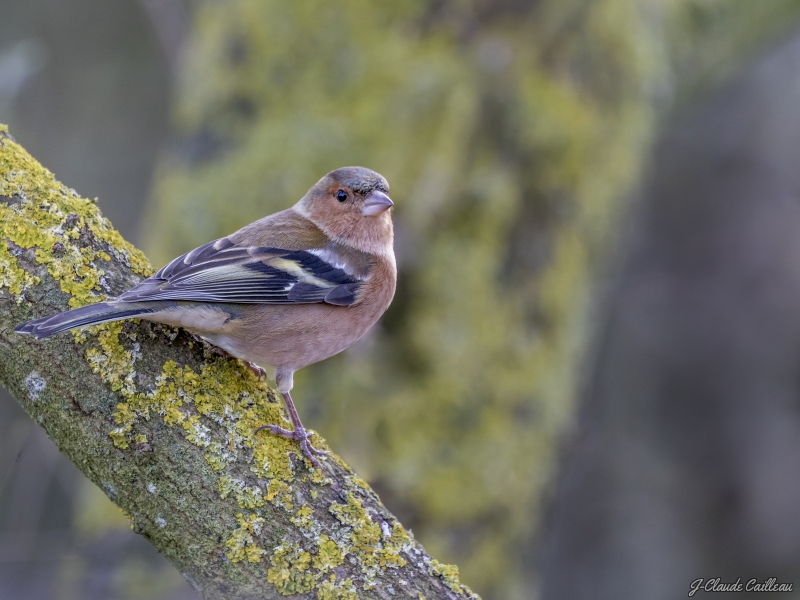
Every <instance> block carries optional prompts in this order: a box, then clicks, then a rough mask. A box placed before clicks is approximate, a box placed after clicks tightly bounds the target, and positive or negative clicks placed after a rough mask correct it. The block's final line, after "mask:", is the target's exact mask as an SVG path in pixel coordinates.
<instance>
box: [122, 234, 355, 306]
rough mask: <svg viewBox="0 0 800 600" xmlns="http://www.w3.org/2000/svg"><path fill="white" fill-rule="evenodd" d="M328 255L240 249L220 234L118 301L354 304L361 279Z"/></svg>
mask: <svg viewBox="0 0 800 600" xmlns="http://www.w3.org/2000/svg"><path fill="white" fill-rule="evenodd" d="M326 258H328V254H327V253H325V252H324V251H319V250H313V249H312V250H283V249H280V248H266V247H255V246H250V247H243V246H237V245H235V244H234V243H233V242H231V241H230V240H229V239H228V238H222V239H219V240H216V241H215V242H210V243H208V244H205V245H204V246H200V247H199V248H196V249H194V250H192V251H191V252H187V253H186V254H184V255H183V256H179V257H178V258H176V259H175V260H173V261H172V262H171V263H169V264H168V265H167V266H165V267H164V268H163V269H161V270H160V271H159V272H158V273H156V274H155V275H153V276H152V277H150V278H148V279H145V280H144V281H142V282H141V283H140V284H139V285H137V286H135V287H133V288H131V289H130V290H128V291H127V292H124V293H123V294H121V295H120V296H118V297H117V299H116V300H117V301H121V302H146V301H152V300H189V301H194V302H231V303H236V304H295V303H313V302H325V303H327V304H336V305H341V306H348V305H350V304H353V303H354V302H355V301H356V293H357V291H358V288H359V286H360V284H361V283H362V281H363V280H364V279H365V278H364V277H359V276H358V275H350V274H348V273H347V272H346V271H345V270H344V269H342V268H340V267H341V265H337V264H335V262H336V261H332V262H333V263H334V264H331V262H328V261H327V260H325V259H326Z"/></svg>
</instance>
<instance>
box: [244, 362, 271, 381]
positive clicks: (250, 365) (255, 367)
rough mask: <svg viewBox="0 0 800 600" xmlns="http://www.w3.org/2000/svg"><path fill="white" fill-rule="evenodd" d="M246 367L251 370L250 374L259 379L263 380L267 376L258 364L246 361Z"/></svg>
mask: <svg viewBox="0 0 800 600" xmlns="http://www.w3.org/2000/svg"><path fill="white" fill-rule="evenodd" d="M244 366H245V367H247V368H248V369H250V372H251V373H252V374H253V375H255V376H256V377H257V378H258V379H263V378H264V377H266V376H267V372H266V371H265V370H264V369H262V368H261V367H259V366H258V365H257V364H256V363H251V362H250V361H249V360H246V361H244Z"/></svg>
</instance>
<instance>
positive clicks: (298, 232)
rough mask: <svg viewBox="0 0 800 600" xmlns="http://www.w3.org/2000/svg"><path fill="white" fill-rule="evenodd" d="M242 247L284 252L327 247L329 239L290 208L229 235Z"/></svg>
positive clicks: (229, 237)
mask: <svg viewBox="0 0 800 600" xmlns="http://www.w3.org/2000/svg"><path fill="white" fill-rule="evenodd" d="M227 239H228V240H230V241H231V242H232V243H233V244H234V245H236V246H240V247H261V248H281V249H283V250H311V249H319V248H324V247H325V246H326V244H328V242H329V241H330V240H329V238H328V236H327V235H325V233H324V232H323V231H322V230H321V229H320V228H319V227H317V226H316V225H315V224H314V223H313V222H312V221H311V220H309V219H307V218H306V217H304V216H303V215H301V214H300V213H298V212H297V211H296V210H294V209H293V208H287V209H286V210H282V211H280V212H277V213H275V214H272V215H268V216H266V217H263V218H261V219H259V220H258V221H254V222H253V223H250V224H249V225H245V226H244V227H242V228H241V229H240V230H238V231H236V232H235V233H232V234H231V235H229V236H227Z"/></svg>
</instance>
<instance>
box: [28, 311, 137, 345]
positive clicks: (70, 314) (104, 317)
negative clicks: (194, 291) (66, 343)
mask: <svg viewBox="0 0 800 600" xmlns="http://www.w3.org/2000/svg"><path fill="white" fill-rule="evenodd" d="M149 312H153V309H152V308H142V307H141V305H140V306H136V305H132V304H127V305H126V304H117V305H114V304H109V303H108V302H98V303H97V304H90V305H89V306H83V307H81V308H76V309H74V310H68V311H67V312H62V313H58V314H57V315H51V316H49V317H43V318H41V319H35V320H33V321H28V322H27V323H23V324H22V325H20V326H18V327H16V328H14V331H15V332H16V333H24V334H28V335H32V336H34V337H35V338H36V339H37V340H39V339H42V338H45V337H49V336H51V335H53V334H56V333H60V332H61V331H66V330H68V329H75V328H76V327H84V326H86V325H97V324H98V323H108V322H110V321H119V320H120V319H129V318H131V317H135V316H137V315H142V314H145V313H149Z"/></svg>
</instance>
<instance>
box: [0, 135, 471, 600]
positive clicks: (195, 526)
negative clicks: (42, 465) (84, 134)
mask: <svg viewBox="0 0 800 600" xmlns="http://www.w3.org/2000/svg"><path fill="white" fill-rule="evenodd" d="M149 272H150V266H149V265H148V263H147V261H146V259H145V258H144V256H143V255H142V254H141V253H140V252H139V251H138V250H136V249H135V248H133V247H132V246H131V245H130V244H128V243H127V242H125V241H124V240H123V239H122V238H121V236H119V234H118V233H117V232H116V231H115V230H114V229H113V228H112V227H111V225H110V224H109V222H108V221H107V220H106V219H104V218H103V217H102V216H101V215H100V212H99V210H98V209H97V207H96V206H95V205H94V203H92V202H91V201H89V200H86V199H83V198H81V197H80V196H79V195H78V194H77V193H76V192H75V191H74V190H71V189H69V188H67V187H65V186H64V185H62V184H60V183H59V182H57V181H56V180H55V178H54V177H53V175H52V174H51V173H50V172H49V171H47V170H46V169H44V168H43V167H42V166H41V165H39V164H38V163H37V162H36V161H35V160H34V159H33V158H32V157H31V156H30V155H29V154H27V153H26V152H25V151H24V150H23V149H22V148H21V146H19V145H18V144H17V143H16V142H15V141H14V140H13V138H11V136H9V135H8V133H7V129H6V128H5V127H4V126H0V383H2V384H3V385H4V386H5V387H6V388H7V389H8V390H9V391H10V392H11V394H12V395H14V397H15V398H17V400H18V401H19V402H20V404H21V405H22V406H23V408H24V409H25V410H26V411H27V412H28V413H29V414H30V415H31V417H32V418H34V419H35V420H36V421H37V422H38V423H39V424H40V425H41V426H42V427H44V429H45V430H46V431H47V434H48V435H49V436H50V437H51V438H52V439H53V440H54V442H55V443H56V445H57V446H58V447H59V449H60V450H61V452H63V453H64V454H66V455H67V456H68V457H69V458H70V459H71V460H72V461H73V462H74V463H75V464H76V465H77V466H78V468H79V469H81V470H82V471H83V472H84V473H85V474H86V475H87V477H89V478H90V479H91V480H92V481H93V482H94V483H95V484H97V485H98V486H100V487H101V488H102V489H103V490H104V492H105V493H106V494H107V495H108V497H109V498H111V500H112V501H114V502H115V503H116V504H117V505H119V506H120V507H121V508H122V509H123V510H124V511H126V512H127V514H129V515H130V518H131V527H132V528H133V529H134V530H135V531H137V532H138V533H141V534H142V535H144V536H145V537H146V538H147V539H149V540H150V541H151V542H152V543H153V544H154V545H155V546H156V547H157V548H158V549H159V550H160V551H161V552H163V553H164V554H165V555H166V556H167V557H168V558H169V560H170V561H172V563H173V564H174V565H175V566H176V567H177V568H178V569H179V570H180V571H181V573H183V574H184V576H185V577H186V579H187V580H188V581H189V582H190V583H191V584H192V585H193V586H195V587H196V588H197V589H199V590H200V591H201V592H202V594H203V595H204V597H205V598H209V599H211V598H225V599H228V600H230V599H237V598H279V597H281V596H287V595H291V596H292V597H295V598H317V599H356V598H388V597H390V596H391V597H397V598H404V597H408V598H428V599H431V598H442V599H444V598H447V599H451V598H477V596H475V595H474V594H472V592H471V591H469V589H468V588H466V587H465V586H462V585H461V584H460V583H459V581H458V570H457V568H456V567H454V566H449V565H442V564H440V563H439V562H438V561H436V560H434V559H431V558H430V556H428V554H426V552H425V551H424V549H423V548H422V547H421V546H420V545H419V544H418V543H417V542H416V541H415V540H414V539H413V537H412V536H411V534H410V533H408V532H406V531H405V530H404V529H403V527H402V526H401V525H400V523H399V522H398V521H397V520H396V519H395V518H394V516H392V515H391V514H390V513H389V512H388V511H387V510H386V509H385V508H384V507H383V505H382V504H381V502H380V500H379V499H378V497H377V496H376V495H375V493H374V492H373V491H372V490H371V489H370V488H369V486H368V485H367V484H366V483H365V482H364V481H363V480H361V479H360V478H358V477H357V476H356V475H355V474H354V473H353V472H352V471H351V470H350V469H349V468H348V467H347V465H345V464H344V463H343V462H342V461H341V460H339V459H338V457H336V456H335V455H331V457H330V458H329V459H328V460H326V461H324V464H323V467H322V469H321V470H316V469H313V468H311V465H310V464H309V463H307V462H306V461H305V460H304V459H303V458H302V456H301V455H300V454H299V453H298V451H297V448H296V447H295V445H294V444H293V443H291V442H289V441H287V440H284V439H282V438H277V437H274V436H270V435H269V434H267V433H265V432H261V433H259V434H257V435H253V431H254V430H255V429H256V428H257V427H259V426H260V425H263V424H266V423H282V422H285V423H282V424H288V421H287V420H286V418H285V415H284V413H283V410H282V408H281V407H280V405H279V404H278V403H277V401H276V399H275V395H274V393H273V392H272V391H271V390H270V389H269V388H268V387H267V386H266V384H265V383H263V382H261V381H258V380H257V379H256V378H255V377H253V376H252V375H251V374H250V372H249V371H248V370H247V369H245V368H244V367H243V366H242V365H241V364H240V363H239V362H238V361H236V360H234V359H231V358H227V357H222V356H220V355H218V354H217V353H216V352H215V351H214V349H213V348H212V347H211V346H208V345H206V344H204V343H201V342H198V341H197V340H196V339H194V338H193V337H192V336H190V335H188V334H187V333H185V332H183V331H181V330H176V329H172V328H169V327H164V326H160V325H154V324H150V323H146V322H137V321H126V322H122V323H112V324H107V325H101V326H96V327H92V328H89V329H87V330H83V331H80V332H76V333H73V334H69V333H65V334H60V335H58V336H54V337H53V338H49V339H46V340H41V341H36V340H33V339H31V338H29V337H23V336H18V335H16V334H14V333H13V328H14V327H15V326H16V325H18V324H19V323H22V322H23V321H26V320H29V319H31V318H36V317H39V316H43V315H46V314H51V313H54V312H57V311H61V310H65V309H67V308H70V307H76V306H82V305H84V304H88V303H90V302H94V301H98V300H101V299H103V298H104V297H106V296H113V295H115V294H117V293H119V292H121V291H122V290H124V289H125V288H127V287H129V286H131V285H133V284H134V283H136V282H137V281H139V280H140V279H141V278H142V277H143V276H146V275H147V274H148V273H149ZM315 443H316V445H317V446H318V447H323V448H325V447H326V444H325V442H324V440H321V439H319V438H316V442H315Z"/></svg>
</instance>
